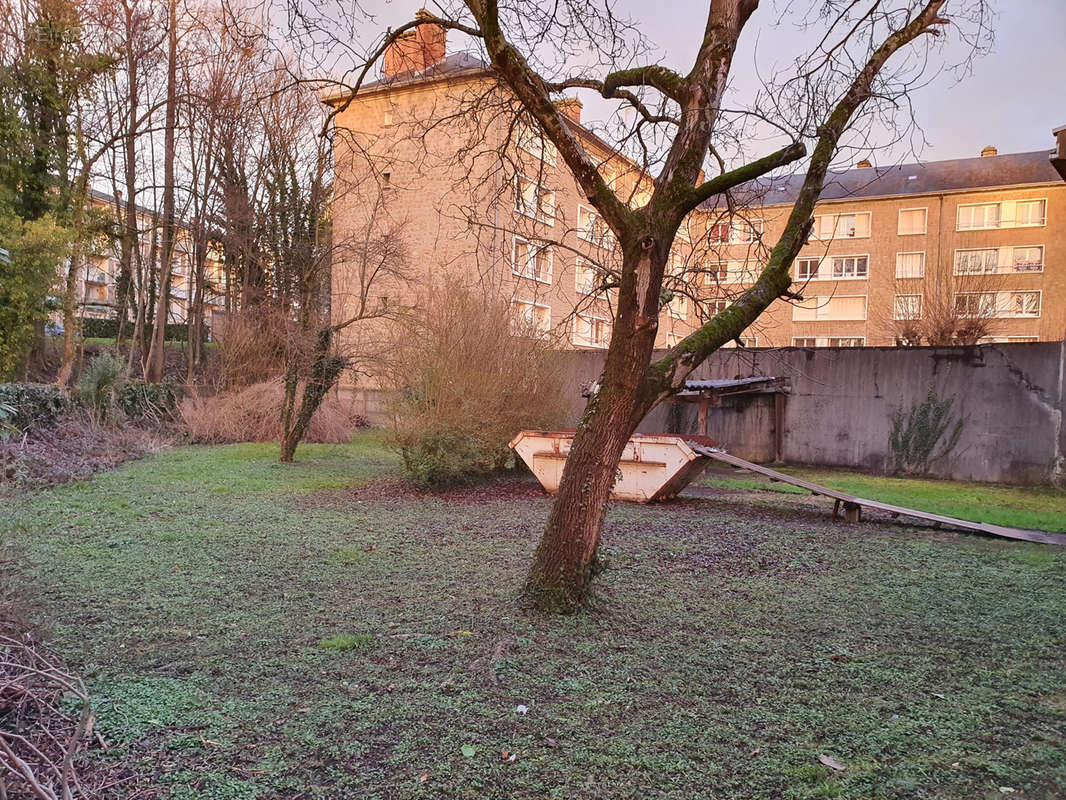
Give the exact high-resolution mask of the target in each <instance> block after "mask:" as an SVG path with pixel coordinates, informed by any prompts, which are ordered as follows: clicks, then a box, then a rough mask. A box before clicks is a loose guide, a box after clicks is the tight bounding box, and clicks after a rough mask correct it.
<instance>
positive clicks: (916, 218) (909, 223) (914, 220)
mask: <svg viewBox="0 0 1066 800" xmlns="http://www.w3.org/2000/svg"><path fill="white" fill-rule="evenodd" d="M927 217H928V211H927V210H926V209H924V208H901V209H900V210H899V227H898V228H897V231H896V232H897V233H898V234H899V235H900V236H914V235H915V234H918V233H925V226H926V221H927Z"/></svg>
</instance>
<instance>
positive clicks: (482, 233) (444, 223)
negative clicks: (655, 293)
mask: <svg viewBox="0 0 1066 800" xmlns="http://www.w3.org/2000/svg"><path fill="white" fill-rule="evenodd" d="M432 28H434V26H432V25H427V24H423V25H421V26H419V28H418V30H417V31H416V32H415V33H414V34H413V35H412V37H409V41H408V40H405V42H404V45H403V47H404V48H406V50H405V51H404V53H407V55H406V56H405V57H403V58H401V56H403V55H404V53H400V54H394V57H392V58H387V59H386V65H385V75H384V76H383V77H382V79H381V80H379V81H376V82H374V83H371V84H368V85H366V86H364V87H363V89H362V90H361V91H360V92H359V93H358V95H356V96H355V97H354V98H352V97H349V96H348V95H347V94H346V93H343V92H341V93H336V94H333V95H329V94H326V95H325V96H324V97H323V102H325V103H327V104H329V105H332V106H333V107H334V108H335V109H337V115H336V118H335V121H336V125H337V130H338V136H337V137H336V140H335V141H336V144H335V161H336V165H337V166H336V176H337V180H336V187H337V190H336V198H335V214H334V219H335V225H334V236H335V239H336V242H335V245H336V252H337V253H338V256H337V258H336V259H335V261H334V269H333V286H332V290H333V313H334V316H335V317H336V318H338V319H344V318H346V317H349V316H351V315H352V314H353V313H354V309H355V308H357V307H358V304H359V303H361V302H363V298H364V297H365V296H366V295H367V294H370V295H371V296H373V297H376V298H377V302H379V303H381V304H383V305H388V304H399V305H407V306H417V305H418V304H419V302H420V299H419V296H420V295H421V294H425V293H427V292H434V291H439V290H440V288H441V287H442V286H445V285H447V283H448V282H449V281H453V282H454V281H456V280H458V281H460V282H461V283H462V284H463V285H477V286H479V287H481V288H486V289H488V290H490V291H492V292H496V293H499V294H500V295H502V296H503V297H505V298H507V299H508V301H509V302H510V303H511V304H512V308H513V311H514V319H515V328H516V331H517V332H524V333H531V334H534V335H545V336H548V335H552V336H554V337H556V339H557V340H558V341H559V342H561V343H563V344H564V345H565V346H568V347H573V348H581V349H586V348H588V349H598V348H603V347H606V345H607V342H608V341H609V338H610V327H611V319H612V317H613V311H614V307H613V304H612V297H613V293H612V290H611V289H610V288H609V285H610V278H611V270H612V269H614V268H617V266H618V265H619V263H620V257H619V254H618V253H617V252H616V247H615V243H614V241H613V238H612V236H611V232H610V230H609V229H608V228H607V226H606V225H604V224H603V222H602V221H601V220H599V219H598V217H597V215H596V212H595V211H594V209H592V208H591V207H590V206H589V204H588V202H587V200H586V199H585V198H584V197H583V195H582V193H581V192H580V191H579V190H578V187H577V185H576V183H575V181H574V179H573V176H572V175H571V174H570V173H569V171H568V170H567V168H566V166H565V164H564V163H563V161H562V159H561V158H559V157H558V155H557V154H556V153H555V152H554V148H553V146H552V145H551V143H550V142H547V141H546V140H544V139H543V138H542V137H541V136H540V134H539V133H538V132H537V130H536V129H535V128H534V127H532V126H530V125H528V124H525V123H523V122H522V121H521V114H519V115H518V118H517V121H516V112H520V109H519V107H518V104H517V102H516V101H515V100H514V98H513V97H512V96H510V95H509V93H508V92H507V91H506V90H505V89H503V88H502V87H501V85H500V83H499V82H498V80H497V79H496V78H495V77H494V76H493V74H492V72H491V70H490V69H489V68H488V67H487V66H486V65H485V64H484V63H482V62H481V61H480V60H478V59H477V58H476V57H474V56H471V55H469V54H465V53H456V54H452V55H446V53H445V48H444V44H443V43H444V42H445V38H444V32H443V31H436V30H430V29H432ZM423 29H425V31H423ZM422 39H424V40H425V41H424V43H423V44H420V43H419V42H420V41H421V40H422ZM420 48H421V49H420ZM408 51H410V53H414V56H411V55H410V53H408ZM560 104H561V106H562V109H563V111H564V113H565V115H566V116H567V118H568V119H570V121H571V122H570V124H571V130H572V131H573V133H574V135H575V136H576V137H577V138H578V139H579V140H580V141H581V143H582V145H583V146H584V147H585V149H586V151H587V152H589V153H590V155H591V156H592V157H593V158H594V159H595V160H596V161H597V162H598V164H599V168H600V170H601V172H602V174H603V175H604V177H605V179H606V180H607V181H608V183H609V184H610V185H611V186H612V187H613V188H614V189H615V191H616V192H617V193H618V194H619V196H620V197H622V198H623V199H624V200H625V201H626V202H628V203H629V204H630V205H631V206H633V207H639V206H640V205H642V204H643V203H645V202H647V200H648V198H649V197H650V191H649V190H650V186H649V179H648V177H647V176H646V175H644V174H643V173H641V171H640V170H639V169H638V167H637V165H636V164H634V163H633V162H631V161H629V160H628V159H626V158H625V157H624V156H622V155H620V154H619V153H617V152H616V151H614V150H612V149H611V148H610V147H609V146H608V145H607V144H606V143H604V142H602V141H601V140H600V139H598V138H597V137H596V136H595V135H594V134H593V133H591V132H590V131H588V130H587V129H586V128H584V127H583V126H582V125H581V124H580V103H579V102H578V101H576V100H572V99H571V100H564V101H560ZM800 177H802V176H800ZM797 187H798V183H797V178H796V177H795V176H792V177H786V178H784V179H780V180H771V181H768V182H767V183H766V185H758V186H755V185H753V186H751V187H746V188H747V193H748V195H749V196H747V197H745V196H743V195H744V194H745V192H744V191H740V192H738V193H737V195H738V196H737V197H736V198H734V200H735V201H737V202H735V203H733V204H731V205H730V207H729V209H719V208H717V207H715V205H714V204H713V203H710V204H707V205H705V207H702V208H700V209H698V210H697V211H696V212H694V213H693V214H692V215H690V218H689V220H688V221H687V223H686V224H685V225H684V226H683V229H682V231H681V232H679V235H678V238H677V240H676V241H675V243H674V249H673V253H672V257H671V261H670V264H669V265H668V268H667V277H666V281H665V289H666V292H665V293H664V301H665V302H664V305H663V308H662V313H661V315H660V325H659V336H658V340H657V346H660V347H669V346H673V345H674V344H676V343H677V342H679V341H680V340H681V339H682V338H683V337H684V336H685V335H687V334H688V333H689V332H691V331H692V330H694V329H695V328H696V327H697V326H698V325H700V324H701V323H702V321H703V320H705V319H707V318H709V317H710V316H713V314H715V313H717V312H718V311H721V310H722V309H724V308H726V307H728V305H729V303H731V302H732V301H733V299H734V298H735V297H736V296H737V295H738V294H739V293H740V292H742V291H744V289H745V288H747V287H748V286H750V285H751V284H752V283H753V282H754V280H755V279H756V277H757V276H758V274H759V271H760V270H761V269H762V267H763V265H764V264H765V263H766V259H767V257H768V255H769V249H770V248H771V247H772V246H773V245H774V244H775V243H776V241H777V236H778V235H779V233H780V232H781V230H782V228H783V225H784V222H785V219H786V217H787V214H788V213H789V211H790V210H791V198H792V197H793V196H794V193H795V191H796V189H797ZM742 188H744V187H742ZM823 198H824V199H823V200H822V201H821V202H820V203H819V204H818V206H817V209H816V212H815V217H814V220H813V227H812V231H811V236H810V240H809V241H808V242H807V244H806V245H805V246H804V248H803V250H802V252H801V253H800V256H799V258H798V259H797V260H796V263H795V264H794V266H793V276H794V285H793V287H792V288H793V290H795V291H796V292H798V293H799V294H801V295H802V297H803V299H802V300H790V301H787V302H786V301H784V300H782V301H778V302H776V303H774V304H773V305H772V306H771V307H770V308H769V309H768V310H767V311H766V312H765V313H764V314H763V316H762V317H760V319H759V320H757V321H756V322H755V323H754V324H753V325H752V326H751V328H750V329H749V330H747V331H745V332H744V334H743V335H742V336H741V337H740V338H739V341H738V342H735V343H731V346H736V345H738V344H739V345H742V346H746V347H755V346H758V347H766V346H776V347H781V346H792V345H800V346H809V347H824V346H861V345H891V344H896V343H907V342H908V337H909V336H910V335H911V334H910V333H909V331H910V330H911V329H912V328H913V327H914V324H913V323H916V322H917V321H919V320H923V319H926V318H928V317H930V316H931V315H932V313H933V312H934V311H937V312H938V313H941V314H945V315H949V316H950V315H954V316H956V317H959V316H961V317H964V318H973V319H980V320H981V321H982V325H981V327H982V328H984V329H985V331H984V333H983V334H982V336H981V337H979V338H981V339H982V340H987V341H1026V340H1034V339H1035V340H1058V339H1062V338H1063V336H1064V333H1066V330H1064V326H1066V318H1064V307H1066V302H1064V301H1066V258H1064V253H1066V224H1064V221H1066V183H1064V182H1063V181H1062V179H1061V178H1060V177H1059V176H1058V174H1057V173H1056V172H1055V170H1054V168H1053V166H1052V165H1051V162H1050V160H1049V153H1035V154H1021V155H1010V156H996V155H988V156H987V157H982V158H975V159H961V160H958V161H955V162H934V163H932V164H926V165H902V166H894V167H891V168H888V169H886V168H873V167H869V166H868V164H864V166H863V167H861V168H857V169H854V170H847V171H844V172H838V173H830V175H829V176H828V178H827V182H826V192H825V193H824V194H823ZM385 220H388V221H390V224H393V225H394V226H395V230H397V231H402V236H403V237H404V241H405V249H406V252H407V253H408V255H409V259H408V262H409V263H408V265H407V275H406V280H402V279H399V278H398V277H397V278H395V279H392V278H389V279H382V278H378V279H377V280H376V282H375V284H374V285H373V286H371V287H367V286H364V285H361V280H362V279H361V277H360V276H365V275H366V274H367V269H366V263H365V259H366V252H365V250H360V247H359V246H358V243H359V242H360V241H364V240H365V239H366V231H367V229H368V225H377V226H378V229H384V228H388V225H386V224H383V221H385ZM346 242H352V243H354V244H353V245H351V246H349V245H347V244H346ZM605 286H606V288H605Z"/></svg>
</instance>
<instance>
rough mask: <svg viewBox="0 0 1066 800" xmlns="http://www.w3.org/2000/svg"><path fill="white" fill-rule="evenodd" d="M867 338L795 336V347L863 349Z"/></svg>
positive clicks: (793, 344)
mask: <svg viewBox="0 0 1066 800" xmlns="http://www.w3.org/2000/svg"><path fill="white" fill-rule="evenodd" d="M865 344H866V337H865V336H794V337H792V346H793V347H862V346H864V345H865Z"/></svg>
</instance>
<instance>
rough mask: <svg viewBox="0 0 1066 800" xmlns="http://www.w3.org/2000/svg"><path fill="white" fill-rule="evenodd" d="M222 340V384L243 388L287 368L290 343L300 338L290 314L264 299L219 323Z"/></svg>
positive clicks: (218, 337) (227, 387)
mask: <svg viewBox="0 0 1066 800" xmlns="http://www.w3.org/2000/svg"><path fill="white" fill-rule="evenodd" d="M214 335H215V339H216V341H217V342H218V359H219V365H220V366H219V379H218V383H219V387H220V388H222V389H225V390H233V389H243V388H244V387H246V386H251V385H252V384H254V383H262V382H263V381H267V380H270V379H271V378H273V377H274V376H276V375H280V374H282V373H283V372H284V371H285V362H286V356H287V355H288V352H289V347H290V343H291V342H293V341H294V340H296V339H298V338H299V337H298V336H297V325H296V323H295V322H294V321H293V319H292V316H291V315H290V314H286V313H285V311H284V310H283V309H281V308H279V307H278V306H275V305H273V304H271V303H260V304H258V305H253V306H249V307H248V308H245V309H242V310H241V311H236V312H233V313H231V314H226V315H224V316H223V315H219V318H218V320H217V322H216V323H215V331H214Z"/></svg>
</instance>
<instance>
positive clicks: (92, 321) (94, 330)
mask: <svg viewBox="0 0 1066 800" xmlns="http://www.w3.org/2000/svg"><path fill="white" fill-rule="evenodd" d="M78 322H79V323H80V324H81V335H82V336H84V337H85V338H87V339H117V338H118V320H117V319H96V318H95V317H82V318H81V319H79V320H78ZM126 333H127V335H132V334H133V323H127V324H126ZM203 339H204V341H205V342H206V341H207V326H206V325H205V326H204V328H203ZM166 340H167V341H168V342H187V341H188V340H189V326H188V325H186V324H184V323H182V322H174V323H169V324H168V325H167V329H166Z"/></svg>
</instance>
